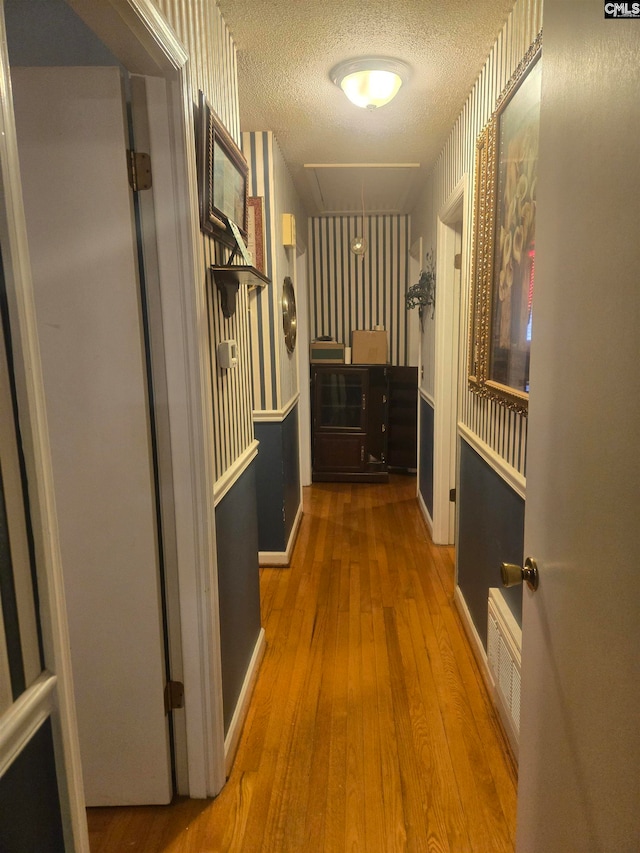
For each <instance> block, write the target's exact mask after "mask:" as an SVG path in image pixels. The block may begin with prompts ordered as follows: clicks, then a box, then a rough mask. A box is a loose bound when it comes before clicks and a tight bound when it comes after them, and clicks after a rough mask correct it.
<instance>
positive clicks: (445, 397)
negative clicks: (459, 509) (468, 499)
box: [432, 173, 470, 545]
mask: <svg viewBox="0 0 640 853" xmlns="http://www.w3.org/2000/svg"><path fill="white" fill-rule="evenodd" d="M469 215H470V211H469V192H468V175H467V174H466V173H465V174H464V175H463V176H462V178H461V179H460V180H459V181H458V183H457V185H456V187H455V189H454V190H453V192H452V193H451V195H450V196H449V198H448V199H447V201H446V202H445V204H444V205H443V206H442V207H441V208H440V211H439V212H438V222H437V235H436V239H437V243H436V245H437V257H436V281H437V282H438V288H437V298H436V340H435V363H436V371H435V382H434V397H435V402H436V407H435V412H434V424H433V532H432V535H433V541H434V542H435V543H436V544H438V545H452V544H453V543H454V542H455V504H454V503H453V502H452V501H451V500H450V490H451V489H452V488H455V486H456V471H457V431H458V400H459V398H460V381H461V379H460V376H461V371H460V364H461V351H462V347H461V343H462V341H461V331H463V329H462V318H461V316H460V313H461V307H460V306H461V304H462V301H461V295H462V290H463V288H464V282H466V281H468V278H469V269H468V257H467V256H468V252H467V246H468V245H469V243H468V241H469V234H470V230H469ZM460 220H462V247H461V254H462V268H461V269H460V271H459V275H456V273H457V272H458V271H457V270H455V269H454V258H455V255H456V228H455V226H456V225H458V224H459V223H460ZM456 279H457V281H456Z"/></svg>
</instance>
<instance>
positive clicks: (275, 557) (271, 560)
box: [258, 501, 303, 567]
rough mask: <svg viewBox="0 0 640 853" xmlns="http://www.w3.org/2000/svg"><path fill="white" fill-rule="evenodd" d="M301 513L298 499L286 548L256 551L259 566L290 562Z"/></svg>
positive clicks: (280, 564)
mask: <svg viewBox="0 0 640 853" xmlns="http://www.w3.org/2000/svg"><path fill="white" fill-rule="evenodd" d="M302 515H303V512H302V501H300V505H299V506H298V512H297V513H296V517H295V521H294V522H293V527H292V528H291V533H290V535H289V541H288V543H287V550H286V551H260V552H259V553H258V562H259V563H260V565H261V566H274V567H279V566H288V565H289V563H290V562H291V555H292V554H293V548H294V546H295V544H296V539H297V538H298V530H299V529H300V522H301V521H302Z"/></svg>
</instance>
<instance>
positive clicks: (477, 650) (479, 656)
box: [453, 586, 518, 762]
mask: <svg viewBox="0 0 640 853" xmlns="http://www.w3.org/2000/svg"><path fill="white" fill-rule="evenodd" d="M453 600H454V602H455V605H456V609H457V611H458V614H459V616H460V619H461V621H462V625H463V627H464V630H465V633H466V635H467V639H468V640H469V645H470V646H471V650H472V652H473V656H474V657H475V659H476V663H477V664H478V668H479V670H480V674H481V675H482V680H483V681H484V683H485V687H486V688H487V691H488V693H489V696H490V697H491V701H492V702H493V705H494V707H495V709H496V711H497V712H498V716H499V717H500V722H501V723H502V728H503V729H504V733H505V735H506V738H507V740H508V741H509V745H510V747H511V750H512V752H513V757H514V759H515V761H516V762H517V760H518V738H517V735H515V733H514V730H513V725H512V723H511V721H510V719H509V714H508V712H507V709H506V708H505V706H504V702H503V701H502V697H501V696H500V693H499V691H498V690H497V689H496V685H495V682H494V680H493V676H492V675H491V670H490V669H489V662H488V660H487V653H486V652H485V650H484V646H483V644H482V640H481V639H480V635H479V634H478V632H477V631H476V626H475V625H474V624H473V619H472V618H471V613H470V612H469V608H468V607H467V602H466V601H465V600H464V595H463V594H462V590H461V589H460V587H459V586H456V591H455V594H454V596H453Z"/></svg>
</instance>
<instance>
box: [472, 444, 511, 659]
mask: <svg viewBox="0 0 640 853" xmlns="http://www.w3.org/2000/svg"><path fill="white" fill-rule="evenodd" d="M459 512H460V516H459V534H458V586H459V587H460V589H461V591H462V594H463V596H464V599H465V601H466V603H467V607H468V608H469V612H470V613H471V618H472V619H473V623H474V625H475V627H476V630H477V632H478V635H479V636H480V639H481V640H482V643H483V645H484V646H485V648H486V645H487V600H488V597H489V589H490V587H495V586H497V587H500V586H501V584H500V563H502V562H505V563H518V564H519V565H522V559H523V551H524V500H523V499H522V498H521V497H520V495H518V494H517V493H516V492H514V491H513V489H512V488H511V487H510V486H509V484H508V483H506V482H505V481H504V480H503V479H502V477H501V476H500V475H499V474H498V473H497V472H496V471H494V469H493V468H492V467H491V466H490V465H488V464H487V463H486V462H485V461H484V459H482V457H481V456H479V455H478V454H477V453H476V452H475V450H473V449H472V448H471V447H470V446H469V445H468V444H467V442H466V441H464V440H463V439H461V441H460V495H459ZM502 592H503V594H504V597H505V600H506V602H507V604H508V605H509V608H510V610H511V612H512V613H513V615H514V617H515V618H516V621H517V622H518V625H522V587H521V586H516V587H511V588H510V589H503V590H502Z"/></svg>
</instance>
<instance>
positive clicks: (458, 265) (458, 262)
mask: <svg viewBox="0 0 640 853" xmlns="http://www.w3.org/2000/svg"><path fill="white" fill-rule="evenodd" d="M453 268H454V269H455V270H461V269H462V254H460V255H454V257H453Z"/></svg>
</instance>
